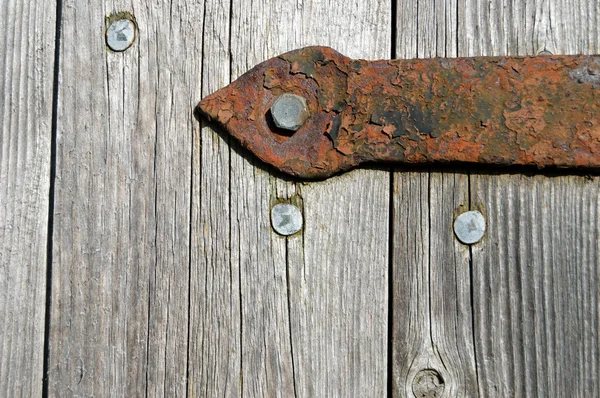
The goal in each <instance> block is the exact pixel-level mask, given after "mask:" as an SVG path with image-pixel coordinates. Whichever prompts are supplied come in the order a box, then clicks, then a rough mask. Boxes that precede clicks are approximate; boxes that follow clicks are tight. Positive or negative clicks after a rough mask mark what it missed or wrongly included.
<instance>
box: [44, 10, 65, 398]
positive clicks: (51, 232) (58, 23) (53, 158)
mask: <svg viewBox="0 0 600 398" xmlns="http://www.w3.org/2000/svg"><path fill="white" fill-rule="evenodd" d="M62 6H63V4H62V0H56V23H55V28H54V71H53V77H52V78H53V82H52V121H51V128H50V130H51V131H50V135H51V137H50V175H49V179H50V186H49V189H48V230H47V237H46V305H45V307H46V308H45V314H44V348H43V350H44V352H43V356H44V359H43V368H42V369H43V370H42V397H44V398H45V397H48V389H49V376H48V374H49V371H50V369H49V366H50V326H51V324H50V321H51V319H50V318H51V317H50V314H51V304H52V300H51V299H52V260H53V251H52V238H53V235H54V185H55V181H56V141H57V136H58V85H59V74H60V36H61V26H62Z"/></svg>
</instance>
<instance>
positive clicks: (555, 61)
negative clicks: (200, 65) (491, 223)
mask: <svg viewBox="0 0 600 398" xmlns="http://www.w3.org/2000/svg"><path fill="white" fill-rule="evenodd" d="M284 93H293V94H297V95H301V96H303V97H304V98H306V100H307V103H308V107H309V109H310V114H311V117H310V119H309V120H308V121H307V122H306V123H305V124H304V125H303V126H302V127H301V128H300V129H299V130H298V131H296V132H295V133H283V132H281V131H278V130H277V128H276V127H274V126H273V124H272V122H271V121H270V118H269V108H270V107H271V105H272V104H273V102H274V101H275V99H276V98H277V97H278V96H280V95H282V94H284ZM199 108H200V110H201V112H202V113H203V114H204V115H206V116H207V117H208V118H209V119H210V120H214V121H216V122H217V123H218V124H220V125H221V126H222V127H224V128H225V129H226V130H227V131H228V132H229V133H230V134H231V135H232V136H234V137H235V138H236V139H238V140H239V141H240V142H241V144H242V145H243V146H244V147H246V148H247V149H249V150H250V151H251V152H253V153H254V154H255V155H256V156H258V157H259V158H260V159H262V160H263V161H264V162H266V163H269V164H271V165H273V166H275V167H276V168H278V169H280V170H282V171H284V172H285V173H288V174H292V175H294V176H298V177H302V178H309V179H319V178H326V177H329V176H331V175H333V174H336V173H340V172H342V171H346V170H349V169H351V168H353V167H356V166H357V165H359V164H361V163H364V162H382V161H383V162H397V163H429V164H432V163H438V164H439V163H457V162H458V163H476V164H492V165H530V166H536V167H538V168H545V167H560V168H586V169H600V56H583V55H576V56H555V55H543V56H536V57H478V58H454V59H440V58H437V59H413V60H391V61H365V60H353V59H349V58H347V57H345V56H343V55H341V54H340V53H338V52H336V51H335V50H333V49H331V48H326V47H307V48H303V49H300V50H296V51H292V52H289V53H286V54H283V55H280V56H279V57H275V58H272V59H270V60H268V61H265V62H263V63H261V64H259V65H258V66H256V67H254V68H253V69H252V70H250V71H248V72H247V73H246V74H244V75H243V76H241V77H240V78H239V79H237V80H236V81H235V82H233V83H231V84H230V85H229V86H227V87H225V88H223V89H221V90H219V91H217V92H215V93H213V94H211V95H209V96H207V97H206V98H204V99H203V100H202V101H201V102H200V104H199Z"/></svg>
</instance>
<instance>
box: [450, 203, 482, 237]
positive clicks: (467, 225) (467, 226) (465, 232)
mask: <svg viewBox="0 0 600 398" xmlns="http://www.w3.org/2000/svg"><path fill="white" fill-rule="evenodd" d="M454 233H455V234H456V237H457V238H458V240H459V241H461V242H462V243H464V244H465V245H472V244H473V243H477V242H479V241H480V240H481V238H483V235H484V234H485V218H483V214H481V213H480V212H478V211H476V210H474V211H467V212H465V213H462V214H461V215H459V216H458V217H456V220H454Z"/></svg>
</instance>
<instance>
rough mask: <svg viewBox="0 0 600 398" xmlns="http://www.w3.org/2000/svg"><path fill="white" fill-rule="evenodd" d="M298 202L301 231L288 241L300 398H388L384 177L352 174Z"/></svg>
mask: <svg viewBox="0 0 600 398" xmlns="http://www.w3.org/2000/svg"><path fill="white" fill-rule="evenodd" d="M365 177H367V178H365ZM299 195H300V196H301V198H302V199H303V209H304V215H305V230H304V234H303V236H301V237H297V238H290V239H289V240H288V250H289V256H288V257H289V284H290V286H289V291H290V293H289V294H290V305H291V314H292V316H291V329H292V342H293V354H294V365H295V367H294V370H295V376H296V378H295V380H296V390H297V395H298V396H302V397H315V396H333V397H339V396H342V397H382V396H385V395H386V390H387V379H388V355H387V349H388V327H389V326H388V300H389V292H388V278H389V271H388V261H389V256H388V242H387V237H388V236H389V216H390V214H389V173H388V172H383V171H355V172H352V173H350V174H348V175H344V176H340V177H337V178H335V179H333V180H329V181H326V182H323V183H319V184H306V185H301V186H300V187H299Z"/></svg>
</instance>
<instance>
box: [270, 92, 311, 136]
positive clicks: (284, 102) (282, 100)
mask: <svg viewBox="0 0 600 398" xmlns="http://www.w3.org/2000/svg"><path fill="white" fill-rule="evenodd" d="M271 116H272V117H273V122H275V125H276V126H277V127H279V128H280V129H285V130H291V131H296V130H298V129H299V128H300V127H302V125H303V124H304V123H305V122H306V121H307V120H308V118H309V116H310V112H309V111H308V106H307V105H306V99H304V98H303V97H301V96H299V95H296V94H288V93H286V94H283V95H281V96H280V97H279V98H277V99H276V100H275V102H274V103H273V105H272V106H271Z"/></svg>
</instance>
